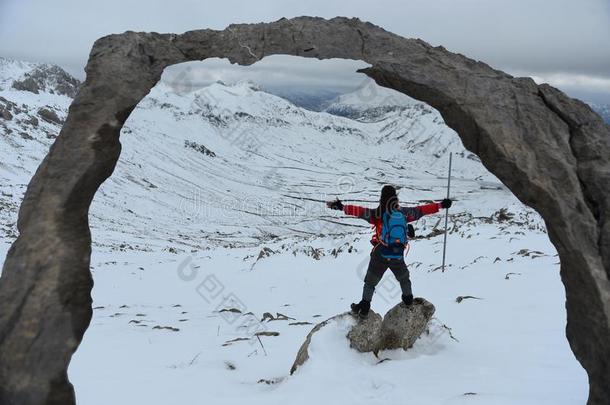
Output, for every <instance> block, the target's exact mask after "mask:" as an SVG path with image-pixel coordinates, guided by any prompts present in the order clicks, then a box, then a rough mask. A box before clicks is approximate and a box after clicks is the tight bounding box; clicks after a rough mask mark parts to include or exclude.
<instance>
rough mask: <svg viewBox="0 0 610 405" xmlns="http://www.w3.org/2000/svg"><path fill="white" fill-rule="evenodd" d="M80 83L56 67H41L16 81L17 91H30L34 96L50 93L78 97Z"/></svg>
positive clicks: (14, 84) (14, 86)
mask: <svg viewBox="0 0 610 405" xmlns="http://www.w3.org/2000/svg"><path fill="white" fill-rule="evenodd" d="M79 86H80V82H79V81H78V80H76V79H75V78H74V77H72V76H70V75H69V74H68V73H66V71H65V70H63V69H62V68H60V67H59V66H55V65H41V66H38V67H37V68H36V69H34V70H32V71H31V72H28V73H26V74H25V77H24V78H23V79H22V80H15V81H14V82H13V86H12V87H13V88H14V89H15V90H21V91H29V92H31V93H34V94H38V93H40V92H48V93H52V94H61V95H64V96H68V97H70V98H74V97H76V94H77V93H78V88H79Z"/></svg>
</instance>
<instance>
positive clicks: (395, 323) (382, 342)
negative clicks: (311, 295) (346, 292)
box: [290, 298, 435, 374]
mask: <svg viewBox="0 0 610 405" xmlns="http://www.w3.org/2000/svg"><path fill="white" fill-rule="evenodd" d="M434 310H435V309H434V305H432V304H431V303H430V302H429V301H426V300H425V299H424V298H415V299H414V300H413V305H411V306H408V307H407V306H406V305H405V304H403V303H402V302H401V303H400V304H398V305H396V306H395V307H394V308H392V309H390V310H389V311H388V313H387V314H386V315H385V316H384V317H383V318H382V317H381V315H379V314H378V313H376V312H375V311H370V312H369V315H368V316H367V317H366V318H364V319H360V318H359V317H357V316H355V315H353V314H352V313H351V312H344V313H342V314H339V315H335V316H333V317H331V318H328V319H327V320H325V321H323V322H320V323H319V324H317V325H316V326H314V327H313V329H312V330H311V331H310V332H309V333H308V334H307V337H306V338H305V341H304V342H303V344H302V345H301V347H300V348H299V351H298V352H297V356H296V359H295V360H294V363H293V364H292V367H291V368H290V374H293V373H294V372H295V371H296V369H297V368H298V367H299V366H302V365H303V364H304V363H305V362H306V361H307V360H308V359H309V345H310V344H311V340H312V338H313V336H314V335H315V334H316V333H317V332H319V331H320V329H322V328H324V327H325V326H328V325H330V324H332V323H339V322H342V321H344V320H349V321H350V322H352V324H351V326H350V327H349V331H348V332H347V335H346V336H345V337H346V338H347V340H348V341H349V346H350V347H351V348H352V349H355V350H357V351H359V352H361V353H368V352H374V353H375V355H376V354H377V352H378V351H379V350H385V349H399V348H402V349H404V350H407V349H409V348H410V347H411V346H413V343H415V341H416V340H417V339H418V338H419V337H420V336H421V334H422V333H424V331H425V330H426V326H427V325H428V321H430V319H431V318H432V315H434Z"/></svg>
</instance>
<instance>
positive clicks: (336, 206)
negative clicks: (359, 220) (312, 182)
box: [326, 198, 343, 211]
mask: <svg viewBox="0 0 610 405" xmlns="http://www.w3.org/2000/svg"><path fill="white" fill-rule="evenodd" d="M326 206H327V207H328V208H330V209H331V210H339V211H343V203H342V202H341V200H339V199H338V198H337V199H336V200H335V201H329V202H327V203H326Z"/></svg>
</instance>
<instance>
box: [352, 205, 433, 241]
mask: <svg viewBox="0 0 610 405" xmlns="http://www.w3.org/2000/svg"><path fill="white" fill-rule="evenodd" d="M440 209H441V203H436V202H435V203H431V204H425V205H420V206H417V207H400V210H401V211H402V213H403V214H404V215H405V217H407V222H413V221H417V220H418V219H420V218H421V217H423V216H424V215H428V214H434V213H437V212H438V211H439V210H440ZM343 212H344V213H345V214H346V215H351V216H354V217H358V218H362V219H364V220H366V221H367V222H369V223H370V224H371V225H372V226H373V227H374V228H375V235H373V237H372V239H371V243H372V244H374V245H376V244H377V243H378V242H379V236H380V235H381V218H377V217H376V216H375V209H371V208H365V207H360V206H357V205H344V206H343Z"/></svg>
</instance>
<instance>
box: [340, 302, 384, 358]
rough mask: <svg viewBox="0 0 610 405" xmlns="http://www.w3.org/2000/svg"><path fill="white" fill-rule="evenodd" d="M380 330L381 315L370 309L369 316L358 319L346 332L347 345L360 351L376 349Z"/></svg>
mask: <svg viewBox="0 0 610 405" xmlns="http://www.w3.org/2000/svg"><path fill="white" fill-rule="evenodd" d="M380 330H381V315H379V314H378V313H376V312H373V311H370V312H369V316H367V317H366V318H364V319H358V321H357V323H356V324H355V325H354V326H352V328H351V329H350V331H349V332H348V333H347V339H348V340H349V346H350V347H351V348H352V349H356V350H358V351H359V352H362V353H366V352H373V351H377V346H378V344H379V331H380Z"/></svg>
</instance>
